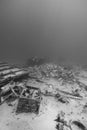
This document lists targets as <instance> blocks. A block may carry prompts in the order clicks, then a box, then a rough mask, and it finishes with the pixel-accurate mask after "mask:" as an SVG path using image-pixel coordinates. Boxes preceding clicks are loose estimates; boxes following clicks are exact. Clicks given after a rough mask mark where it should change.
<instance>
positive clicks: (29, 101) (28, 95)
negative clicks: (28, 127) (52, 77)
mask: <svg viewBox="0 0 87 130" xmlns="http://www.w3.org/2000/svg"><path fill="white" fill-rule="evenodd" d="M40 101H41V95H40V90H39V89H38V88H35V87H31V86H26V89H24V90H23V91H22V93H21V95H20V98H19V101H18V105H17V110H16V113H17V114H19V113H22V112H25V113H28V112H33V113H37V114H38V112H39V107H40Z"/></svg>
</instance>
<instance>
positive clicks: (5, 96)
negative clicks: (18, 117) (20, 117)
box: [0, 63, 41, 113]
mask: <svg viewBox="0 0 87 130" xmlns="http://www.w3.org/2000/svg"><path fill="white" fill-rule="evenodd" d="M0 77H1V78H0V104H3V103H4V102H7V103H8V102H11V101H14V100H16V99H18V106H17V110H16V113H20V112H35V113H38V110H39V105H40V99H41V98H40V90H39V89H38V88H34V87H32V86H26V80H27V79H28V78H29V73H28V72H27V71H26V70H25V69H20V68H17V67H14V66H9V65H8V64H7V63H0ZM23 106H24V107H23Z"/></svg>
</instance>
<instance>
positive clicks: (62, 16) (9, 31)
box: [0, 0, 87, 63]
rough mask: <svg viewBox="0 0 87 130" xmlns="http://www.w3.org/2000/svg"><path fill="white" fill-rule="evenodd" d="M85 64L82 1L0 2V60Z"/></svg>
mask: <svg viewBox="0 0 87 130" xmlns="http://www.w3.org/2000/svg"><path fill="white" fill-rule="evenodd" d="M35 55H36V56H39V57H40V56H47V57H50V58H52V59H56V60H58V61H69V62H78V63H87V1H86V0H0V60H1V61H2V60H4V61H5V60H7V61H10V62H16V63H23V62H25V61H26V60H27V59H28V58H29V57H31V56H35Z"/></svg>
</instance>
